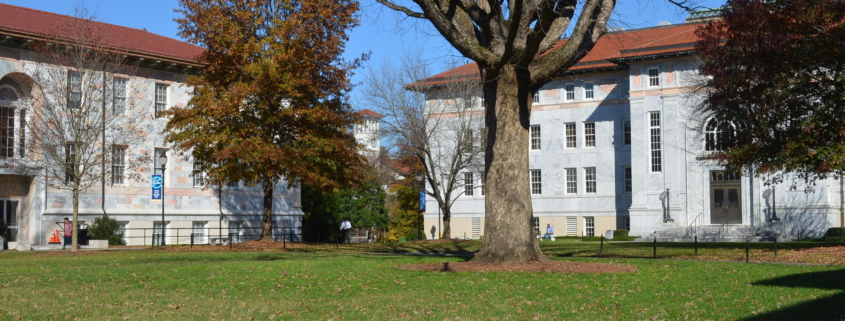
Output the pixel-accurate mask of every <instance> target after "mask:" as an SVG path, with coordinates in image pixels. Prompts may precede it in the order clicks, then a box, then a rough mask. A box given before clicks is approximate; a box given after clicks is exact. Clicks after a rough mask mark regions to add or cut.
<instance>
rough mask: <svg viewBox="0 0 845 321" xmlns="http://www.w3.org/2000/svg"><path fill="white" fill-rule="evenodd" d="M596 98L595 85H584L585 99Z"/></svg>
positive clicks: (589, 83)
mask: <svg viewBox="0 0 845 321" xmlns="http://www.w3.org/2000/svg"><path fill="white" fill-rule="evenodd" d="M594 97H595V95H594V93H593V83H591V82H588V83H585V84H584V99H593V98H594Z"/></svg>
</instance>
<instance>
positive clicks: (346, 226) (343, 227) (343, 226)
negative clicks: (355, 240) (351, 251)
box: [340, 218, 352, 243]
mask: <svg viewBox="0 0 845 321" xmlns="http://www.w3.org/2000/svg"><path fill="white" fill-rule="evenodd" d="M351 229H352V223H351V222H349V219H348V218H345V219H343V222H342V223H340V232H341V233H343V242H341V243H349V230H351Z"/></svg>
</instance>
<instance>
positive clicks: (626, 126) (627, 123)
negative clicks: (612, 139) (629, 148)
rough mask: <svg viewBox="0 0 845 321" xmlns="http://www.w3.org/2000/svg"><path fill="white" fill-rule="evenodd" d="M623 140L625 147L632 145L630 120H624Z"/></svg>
mask: <svg viewBox="0 0 845 321" xmlns="http://www.w3.org/2000/svg"><path fill="white" fill-rule="evenodd" d="M622 135H624V137H623V138H622V140H623V143H624V144H625V145H631V120H630V119H623V120H622Z"/></svg>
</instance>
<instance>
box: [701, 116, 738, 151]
mask: <svg viewBox="0 0 845 321" xmlns="http://www.w3.org/2000/svg"><path fill="white" fill-rule="evenodd" d="M704 140H705V141H704V150H706V151H708V152H710V151H723V150H725V149H727V148H729V147H732V146H734V144H735V143H736V126H735V125H734V124H733V123H732V122H728V121H718V120H716V119H715V118H712V119H710V120H709V121H708V122H707V125H706V126H705V129H704Z"/></svg>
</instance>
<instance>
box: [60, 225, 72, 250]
mask: <svg viewBox="0 0 845 321" xmlns="http://www.w3.org/2000/svg"><path fill="white" fill-rule="evenodd" d="M72 241H73V224H71V223H70V220H68V219H67V217H65V242H64V243H63V244H62V250H64V249H65V246H68V245H69V244H70V242H72Z"/></svg>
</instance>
